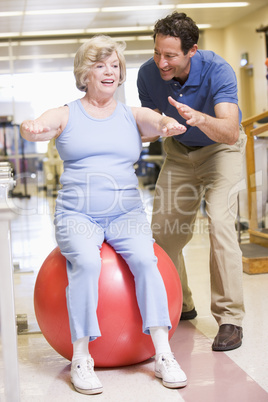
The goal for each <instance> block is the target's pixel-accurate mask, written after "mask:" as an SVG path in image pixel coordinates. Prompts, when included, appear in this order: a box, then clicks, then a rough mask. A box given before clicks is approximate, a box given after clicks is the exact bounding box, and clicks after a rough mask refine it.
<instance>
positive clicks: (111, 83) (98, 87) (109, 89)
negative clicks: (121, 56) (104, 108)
mask: <svg viewBox="0 0 268 402" xmlns="http://www.w3.org/2000/svg"><path fill="white" fill-rule="evenodd" d="M119 79H120V66H119V60H118V57H117V54H116V52H113V53H112V55H111V56H109V57H107V58H106V59H104V60H103V61H98V62H96V63H95V64H94V65H93V66H92V68H91V69H90V72H89V75H88V84H87V85H88V86H87V88H88V93H89V94H93V92H92V91H94V93H95V94H96V95H101V94H107V95H108V94H111V96H112V95H113V94H114V92H115V91H116V89H117V87H118V83H119Z"/></svg>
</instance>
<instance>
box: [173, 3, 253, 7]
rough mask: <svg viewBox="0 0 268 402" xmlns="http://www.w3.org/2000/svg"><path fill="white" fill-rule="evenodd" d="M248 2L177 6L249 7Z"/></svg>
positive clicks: (183, 5) (179, 5)
mask: <svg viewBox="0 0 268 402" xmlns="http://www.w3.org/2000/svg"><path fill="white" fill-rule="evenodd" d="M247 6H249V3H248V2H245V1H244V2H241V1H240V2H234V3H230V2H229V3H192V4H177V5H176V8H231V7H234V8H236V7H247Z"/></svg>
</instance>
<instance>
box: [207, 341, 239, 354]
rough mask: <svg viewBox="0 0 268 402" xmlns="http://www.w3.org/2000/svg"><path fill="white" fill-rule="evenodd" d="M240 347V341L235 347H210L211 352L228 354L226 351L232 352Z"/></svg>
mask: <svg viewBox="0 0 268 402" xmlns="http://www.w3.org/2000/svg"><path fill="white" fill-rule="evenodd" d="M241 345H242V341H241V342H239V343H236V344H235V345H232V346H213V345H212V350H213V351H214V352H228V350H234V349H237V348H239V347H240V346H241Z"/></svg>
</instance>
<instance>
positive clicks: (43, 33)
mask: <svg viewBox="0 0 268 402" xmlns="http://www.w3.org/2000/svg"><path fill="white" fill-rule="evenodd" d="M197 25H198V28H199V29H207V28H210V27H211V25H210V24H197ZM142 31H150V32H153V26H134V27H115V28H92V29H70V30H66V29H65V30H56V31H30V32H22V33H20V32H4V33H0V38H7V39H12V38H25V37H27V36H28V37H39V36H40V37H41V36H43V37H46V36H48V37H49V36H51V37H53V36H62V37H64V36H70V35H83V34H90V35H95V34H96V35H97V34H101V33H106V34H112V33H120V32H122V33H123V32H133V33H134V34H135V33H136V32H142ZM139 40H147V39H146V38H145V39H144V38H143V39H142V38H140V37H139ZM51 41H53V39H51ZM1 46H2V45H1Z"/></svg>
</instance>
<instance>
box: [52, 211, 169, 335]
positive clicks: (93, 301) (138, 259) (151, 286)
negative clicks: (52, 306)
mask: <svg viewBox="0 0 268 402" xmlns="http://www.w3.org/2000/svg"><path fill="white" fill-rule="evenodd" d="M55 225H56V240H57V243H58V245H59V247H60V250H61V253H62V255H64V256H65V257H66V260H67V275H68V282H69V284H68V287H67V289H66V294H67V306H68V313H69V320H70V329H71V336H72V342H75V341H76V340H78V339H80V338H83V337H85V336H88V337H89V340H90V341H92V340H94V339H96V338H97V337H99V336H101V333H100V328H99V324H98V317H97V313H96V310H97V305H98V280H99V276H100V270H101V258H100V248H101V246H102V243H103V241H104V240H105V241H106V242H107V243H109V244H110V245H111V246H112V247H113V248H114V250H115V251H116V252H117V253H119V254H120V255H121V256H122V257H123V258H124V260H125V261H126V262H127V264H128V266H129V268H130V270H131V272H132V274H133V275H134V279H135V289H136V296H137V302H138V306H139V309H140V313H141V317H142V322H143V332H144V333H146V334H149V328H150V327H156V326H163V327H168V328H169V329H170V328H171V322H170V317H169V311H168V302H167V294H166V289H165V286H164V282H163V280H162V277H161V274H160V273H159V270H158V268H157V258H156V256H155V254H154V249H153V243H154V240H153V238H152V234H151V229H150V224H149V222H148V220H147V217H146V214H145V212H144V211H143V209H140V208H139V209H137V210H135V211H131V212H128V213H124V214H121V215H119V216H116V217H106V218H94V219H93V218H92V217H90V216H87V215H85V214H82V213H79V212H75V211H70V210H61V211H59V210H58V211H57V212H56V214H55ZM109 313H110V314H112V312H109Z"/></svg>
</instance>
